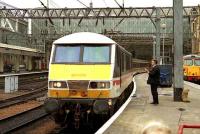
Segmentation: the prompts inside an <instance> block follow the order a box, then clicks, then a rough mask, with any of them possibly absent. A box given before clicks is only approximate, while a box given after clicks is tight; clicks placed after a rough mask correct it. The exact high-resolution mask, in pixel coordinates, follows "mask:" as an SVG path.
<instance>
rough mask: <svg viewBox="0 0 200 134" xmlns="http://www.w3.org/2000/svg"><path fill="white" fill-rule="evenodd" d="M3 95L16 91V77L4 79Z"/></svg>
mask: <svg viewBox="0 0 200 134" xmlns="http://www.w3.org/2000/svg"><path fill="white" fill-rule="evenodd" d="M4 87H5V93H11V92H14V91H17V90H18V76H7V77H5V86H4Z"/></svg>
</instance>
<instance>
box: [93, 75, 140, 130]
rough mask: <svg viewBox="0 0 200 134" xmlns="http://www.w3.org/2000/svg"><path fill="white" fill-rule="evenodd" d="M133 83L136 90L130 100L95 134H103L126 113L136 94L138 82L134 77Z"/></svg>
mask: <svg viewBox="0 0 200 134" xmlns="http://www.w3.org/2000/svg"><path fill="white" fill-rule="evenodd" d="M133 83H134V88H133V91H132V93H131V95H130V96H129V98H128V99H127V100H126V102H125V103H124V104H123V105H122V106H121V108H120V109H119V110H118V111H117V112H116V113H115V114H114V115H113V116H112V117H111V118H110V119H109V120H108V121H107V122H106V123H105V124H104V125H103V126H102V127H101V128H100V129H99V130H98V131H97V132H96V133H95V134H103V133H104V132H105V131H106V130H107V129H108V127H109V126H110V125H111V124H112V123H113V122H114V121H115V120H116V119H117V118H118V117H119V115H120V114H121V113H122V112H123V111H124V109H125V108H126V106H127V105H128V104H129V102H130V101H131V99H132V96H133V95H134V94H135V92H136V89H137V88H136V87H137V86H136V82H135V77H133Z"/></svg>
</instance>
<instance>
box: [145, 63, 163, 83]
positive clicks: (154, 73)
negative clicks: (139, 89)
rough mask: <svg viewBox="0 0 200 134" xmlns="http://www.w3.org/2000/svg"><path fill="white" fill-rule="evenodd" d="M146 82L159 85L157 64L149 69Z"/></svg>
mask: <svg viewBox="0 0 200 134" xmlns="http://www.w3.org/2000/svg"><path fill="white" fill-rule="evenodd" d="M147 84H152V85H160V69H159V66H157V65H156V66H154V67H153V68H152V69H151V70H150V71H149V78H148V80H147Z"/></svg>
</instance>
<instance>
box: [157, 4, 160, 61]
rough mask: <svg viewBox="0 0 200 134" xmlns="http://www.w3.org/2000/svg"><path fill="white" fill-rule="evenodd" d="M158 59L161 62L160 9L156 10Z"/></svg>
mask: <svg viewBox="0 0 200 134" xmlns="http://www.w3.org/2000/svg"><path fill="white" fill-rule="evenodd" d="M156 59H157V60H158V62H160V8H159V7H157V8H156Z"/></svg>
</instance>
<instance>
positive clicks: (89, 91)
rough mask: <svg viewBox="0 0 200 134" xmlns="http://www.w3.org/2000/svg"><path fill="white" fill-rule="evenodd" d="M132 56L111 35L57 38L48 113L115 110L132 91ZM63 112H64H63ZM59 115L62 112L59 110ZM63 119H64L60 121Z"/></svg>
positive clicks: (51, 64) (76, 35) (51, 70)
mask: <svg viewBox="0 0 200 134" xmlns="http://www.w3.org/2000/svg"><path fill="white" fill-rule="evenodd" d="M131 62H132V55H131V54H130V53H129V52H128V51H126V50H125V49H124V48H123V47H121V46H120V45H118V44H117V43H116V42H114V41H113V40H111V39H110V38H108V37H106V36H103V35H100V34H96V33H89V32H81V33H74V34H71V35H67V36H64V37H62V38H60V39H58V40H56V41H54V43H53V46H52V52H51V57H50V64H49V85H48V99H47V100H46V102H45V108H46V110H47V111H48V112H54V113H55V112H57V111H63V112H60V113H62V114H60V116H65V115H66V113H65V112H64V111H68V112H75V111H77V108H78V109H79V111H81V112H87V113H95V114H110V113H113V110H114V107H115V106H116V103H120V101H121V100H122V99H123V98H124V97H125V96H126V95H127V94H128V93H127V92H130V91H129V90H131V89H132V87H133V82H132V75H133V70H132V66H131V65H132V64H131ZM63 113H64V114H63ZM56 115H57V118H58V116H59V113H58V112H57V113H56ZM61 122H62V121H61Z"/></svg>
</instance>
